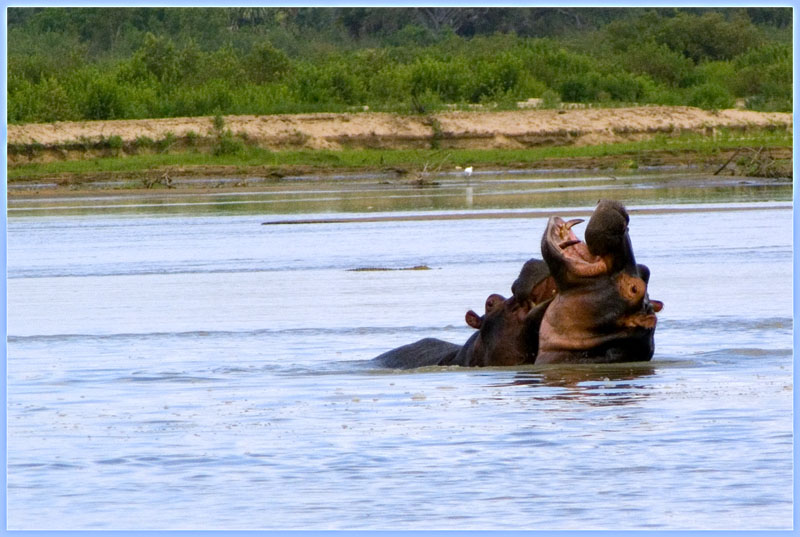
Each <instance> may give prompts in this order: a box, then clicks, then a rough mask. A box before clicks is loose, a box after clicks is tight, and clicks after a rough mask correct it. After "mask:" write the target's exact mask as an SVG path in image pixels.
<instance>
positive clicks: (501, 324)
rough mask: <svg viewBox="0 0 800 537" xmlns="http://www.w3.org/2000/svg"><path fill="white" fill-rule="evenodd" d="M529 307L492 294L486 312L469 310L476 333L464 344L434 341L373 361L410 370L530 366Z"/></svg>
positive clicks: (398, 349) (389, 352) (384, 355)
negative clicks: (527, 331) (479, 312)
mask: <svg viewBox="0 0 800 537" xmlns="http://www.w3.org/2000/svg"><path fill="white" fill-rule="evenodd" d="M529 312H530V308H527V309H526V308H524V307H520V306H519V305H518V304H517V303H516V301H515V300H514V299H513V298H510V299H508V298H505V297H504V296H502V295H499V294H491V295H489V296H488V297H487V298H486V304H485V313H484V314H483V315H478V314H477V313H475V312H474V311H472V310H469V311H468V312H467V313H466V315H465V317H464V318H465V320H466V322H467V325H468V326H471V327H472V328H475V329H476V330H477V331H476V332H475V333H474V334H472V335H471V336H470V338H469V339H468V340H467V341H466V343H464V344H463V345H456V344H455V343H450V342H447V341H443V340H441V339H436V338H424V339H421V340H419V341H417V342H415V343H410V344H408V345H403V346H402V347H398V348H396V349H392V350H390V351H387V352H385V353H383V354H381V355H380V356H378V357H376V358H374V359H373V360H372V362H373V364H375V365H378V366H380V367H388V368H396V369H409V368H415V367H425V366H453V365H459V366H463V367H474V366H500V365H519V364H522V363H525V362H526V361H528V362H530V363H533V359H534V356H533V355H528V354H527V348H528V347H527V345H526V344H525V341H524V339H523V338H524V334H525V333H526V331H525V330H524V328H523V325H524V323H525V322H526V319H527V318H528V313H529Z"/></svg>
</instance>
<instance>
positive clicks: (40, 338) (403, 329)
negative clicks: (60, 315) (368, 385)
mask: <svg viewBox="0 0 800 537" xmlns="http://www.w3.org/2000/svg"><path fill="white" fill-rule="evenodd" d="M431 332H447V333H450V332H452V333H454V334H455V333H458V334H461V333H464V328H463V327H462V326H460V325H459V326H455V325H446V326H352V327H343V328H281V329H272V328H257V329H254V330H191V331H186V332H141V333H136V332H120V333H115V334H45V335H32V336H13V335H9V336H8V338H7V339H6V341H7V342H8V343H28V342H45V343H47V342H51V343H55V342H61V341H79V340H86V339H90V340H97V341H113V340H128V339H159V338H185V339H197V338H204V337H207V338H230V337H237V338H241V337H273V336H306V337H308V336H325V335H358V336H366V335H395V334H411V335H413V334H430V333H431Z"/></svg>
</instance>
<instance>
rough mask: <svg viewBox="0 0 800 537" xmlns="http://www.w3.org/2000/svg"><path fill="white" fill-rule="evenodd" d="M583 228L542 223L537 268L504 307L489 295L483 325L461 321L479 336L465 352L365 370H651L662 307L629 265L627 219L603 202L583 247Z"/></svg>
mask: <svg viewBox="0 0 800 537" xmlns="http://www.w3.org/2000/svg"><path fill="white" fill-rule="evenodd" d="M582 222H583V220H581V219H574V220H569V221H566V222H565V221H564V220H563V219H561V218H560V217H557V216H554V217H551V218H550V219H549V220H548V223H547V227H546V229H545V232H544V234H543V236H542V241H541V249H542V257H543V258H544V259H530V260H529V261H527V262H526V263H525V264H524V265H523V267H522V270H521V271H520V274H519V276H518V277H517V279H516V280H515V281H514V283H513V284H512V286H511V292H512V295H511V297H510V298H505V297H503V296H502V295H499V294H492V295H489V297H488V298H487V299H486V304H485V313H484V315H482V316H478V314H477V313H475V312H474V311H472V310H470V311H468V312H467V314H466V316H465V320H466V322H467V324H468V325H469V326H471V327H472V328H475V329H476V330H477V332H475V333H474V334H472V336H471V337H470V338H469V339H468V340H467V342H466V343H464V345H456V344H454V343H449V342H446V341H442V340H439V339H435V338H426V339H422V340H420V341H417V342H416V343H411V344H409V345H405V346H402V347H399V348H397V349H393V350H390V351H388V352H386V353H384V354H382V355H380V356H378V357H377V358H375V359H374V360H373V363H375V364H376V365H379V366H382V367H390V368H413V367H422V366H431V365H441V366H446V365H459V366H465V367H472V366H515V365H522V364H552V363H613V362H638V361H648V360H651V359H652V357H653V352H654V349H655V344H654V333H655V326H656V316H655V314H656V313H657V312H658V311H660V310H661V309H662V308H663V303H662V302H660V301H658V300H650V298H649V295H648V293H647V285H648V283H649V279H650V270H649V269H648V268H647V266H645V265H641V264H637V263H636V260H635V258H634V255H633V247H632V245H631V241H630V237H629V235H628V224H629V222H630V218H629V215H628V212H627V210H626V209H625V207H624V206H623V205H622V204H620V203H619V202H616V201H611V200H601V201H600V202H599V203H598V205H597V207H596V209H595V211H594V213H593V215H592V217H591V218H590V220H589V224H588V225H587V228H586V233H585V239H586V242H582V241H580V240H579V239H578V238H577V237H576V236H575V233H574V232H573V231H572V228H573V227H574V226H575V225H577V224H579V223H582Z"/></svg>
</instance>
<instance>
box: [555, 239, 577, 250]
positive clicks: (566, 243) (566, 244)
mask: <svg viewBox="0 0 800 537" xmlns="http://www.w3.org/2000/svg"><path fill="white" fill-rule="evenodd" d="M579 242H581V241H579V240H578V239H572V240H567V241H564V242H561V243H559V244H558V247H559V248H561V249H562V250H564V249H565V248H569V247H570V246H572V245H573V244H578V243H579Z"/></svg>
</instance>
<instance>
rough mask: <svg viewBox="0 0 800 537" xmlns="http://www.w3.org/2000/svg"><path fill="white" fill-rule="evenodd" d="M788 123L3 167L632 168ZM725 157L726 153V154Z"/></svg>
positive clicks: (45, 172) (11, 174)
mask: <svg viewBox="0 0 800 537" xmlns="http://www.w3.org/2000/svg"><path fill="white" fill-rule="evenodd" d="M791 147H792V135H791V132H790V131H788V130H782V129H779V130H754V131H746V132H741V131H726V130H720V131H718V132H717V133H716V134H715V135H714V136H708V135H703V134H698V133H684V134H681V135H680V136H669V135H663V134H659V135H656V136H653V137H652V138H650V139H647V140H642V141H635V142H626V143H610V144H599V145H587V146H556V147H553V146H545V147H538V148H528V149H395V150H384V149H343V150H307V149H306V150H284V151H270V150H267V149H264V148H260V147H256V146H250V145H246V144H241V145H238V146H236V147H234V148H233V149H232V150H231V151H229V152H220V151H214V150H213V148H209V149H208V150H201V149H199V148H197V147H194V148H186V147H178V148H173V149H169V150H167V151H166V152H158V150H155V149H154V150H153V152H142V153H139V154H135V155H124V154H122V153H121V152H120V151H118V150H114V149H108V154H107V155H106V156H98V157H97V158H91V159H84V160H66V161H55V162H46V163H29V164H20V165H17V166H13V167H11V168H9V170H8V179H9V181H10V182H18V181H26V180H35V179H41V178H58V179H60V180H62V181H63V182H69V183H79V182H84V181H91V180H94V179H100V178H103V179H107V178H109V177H115V176H116V177H134V178H135V177H142V178H144V177H155V176H158V175H161V174H164V173H165V172H168V173H170V174H172V175H176V176H177V175H211V174H225V175H229V176H242V177H247V176H270V175H272V176H275V177H281V176H283V175H289V174H297V173H315V174H325V173H330V172H332V171H336V172H344V171H347V172H352V171H387V172H388V171H395V172H397V173H398V174H401V175H402V174H411V175H414V174H416V175H419V174H424V173H434V172H437V171H452V170H454V169H457V167H467V166H474V167H477V168H480V167H495V168H519V167H532V168H537V167H542V168H548V167H558V166H562V165H564V163H565V162H568V163H571V165H572V166H573V167H582V168H590V167H594V168H617V169H626V168H627V169H636V168H637V167H638V166H640V165H656V164H675V163H682V164H693V163H701V164H702V163H707V164H709V165H713V164H714V163H715V162H717V161H720V160H721V159H723V157H724V156H725V155H727V153H730V152H731V151H734V150H741V149H744V148H753V149H759V148H764V149H786V148H788V149H791ZM725 158H727V157H725Z"/></svg>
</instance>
